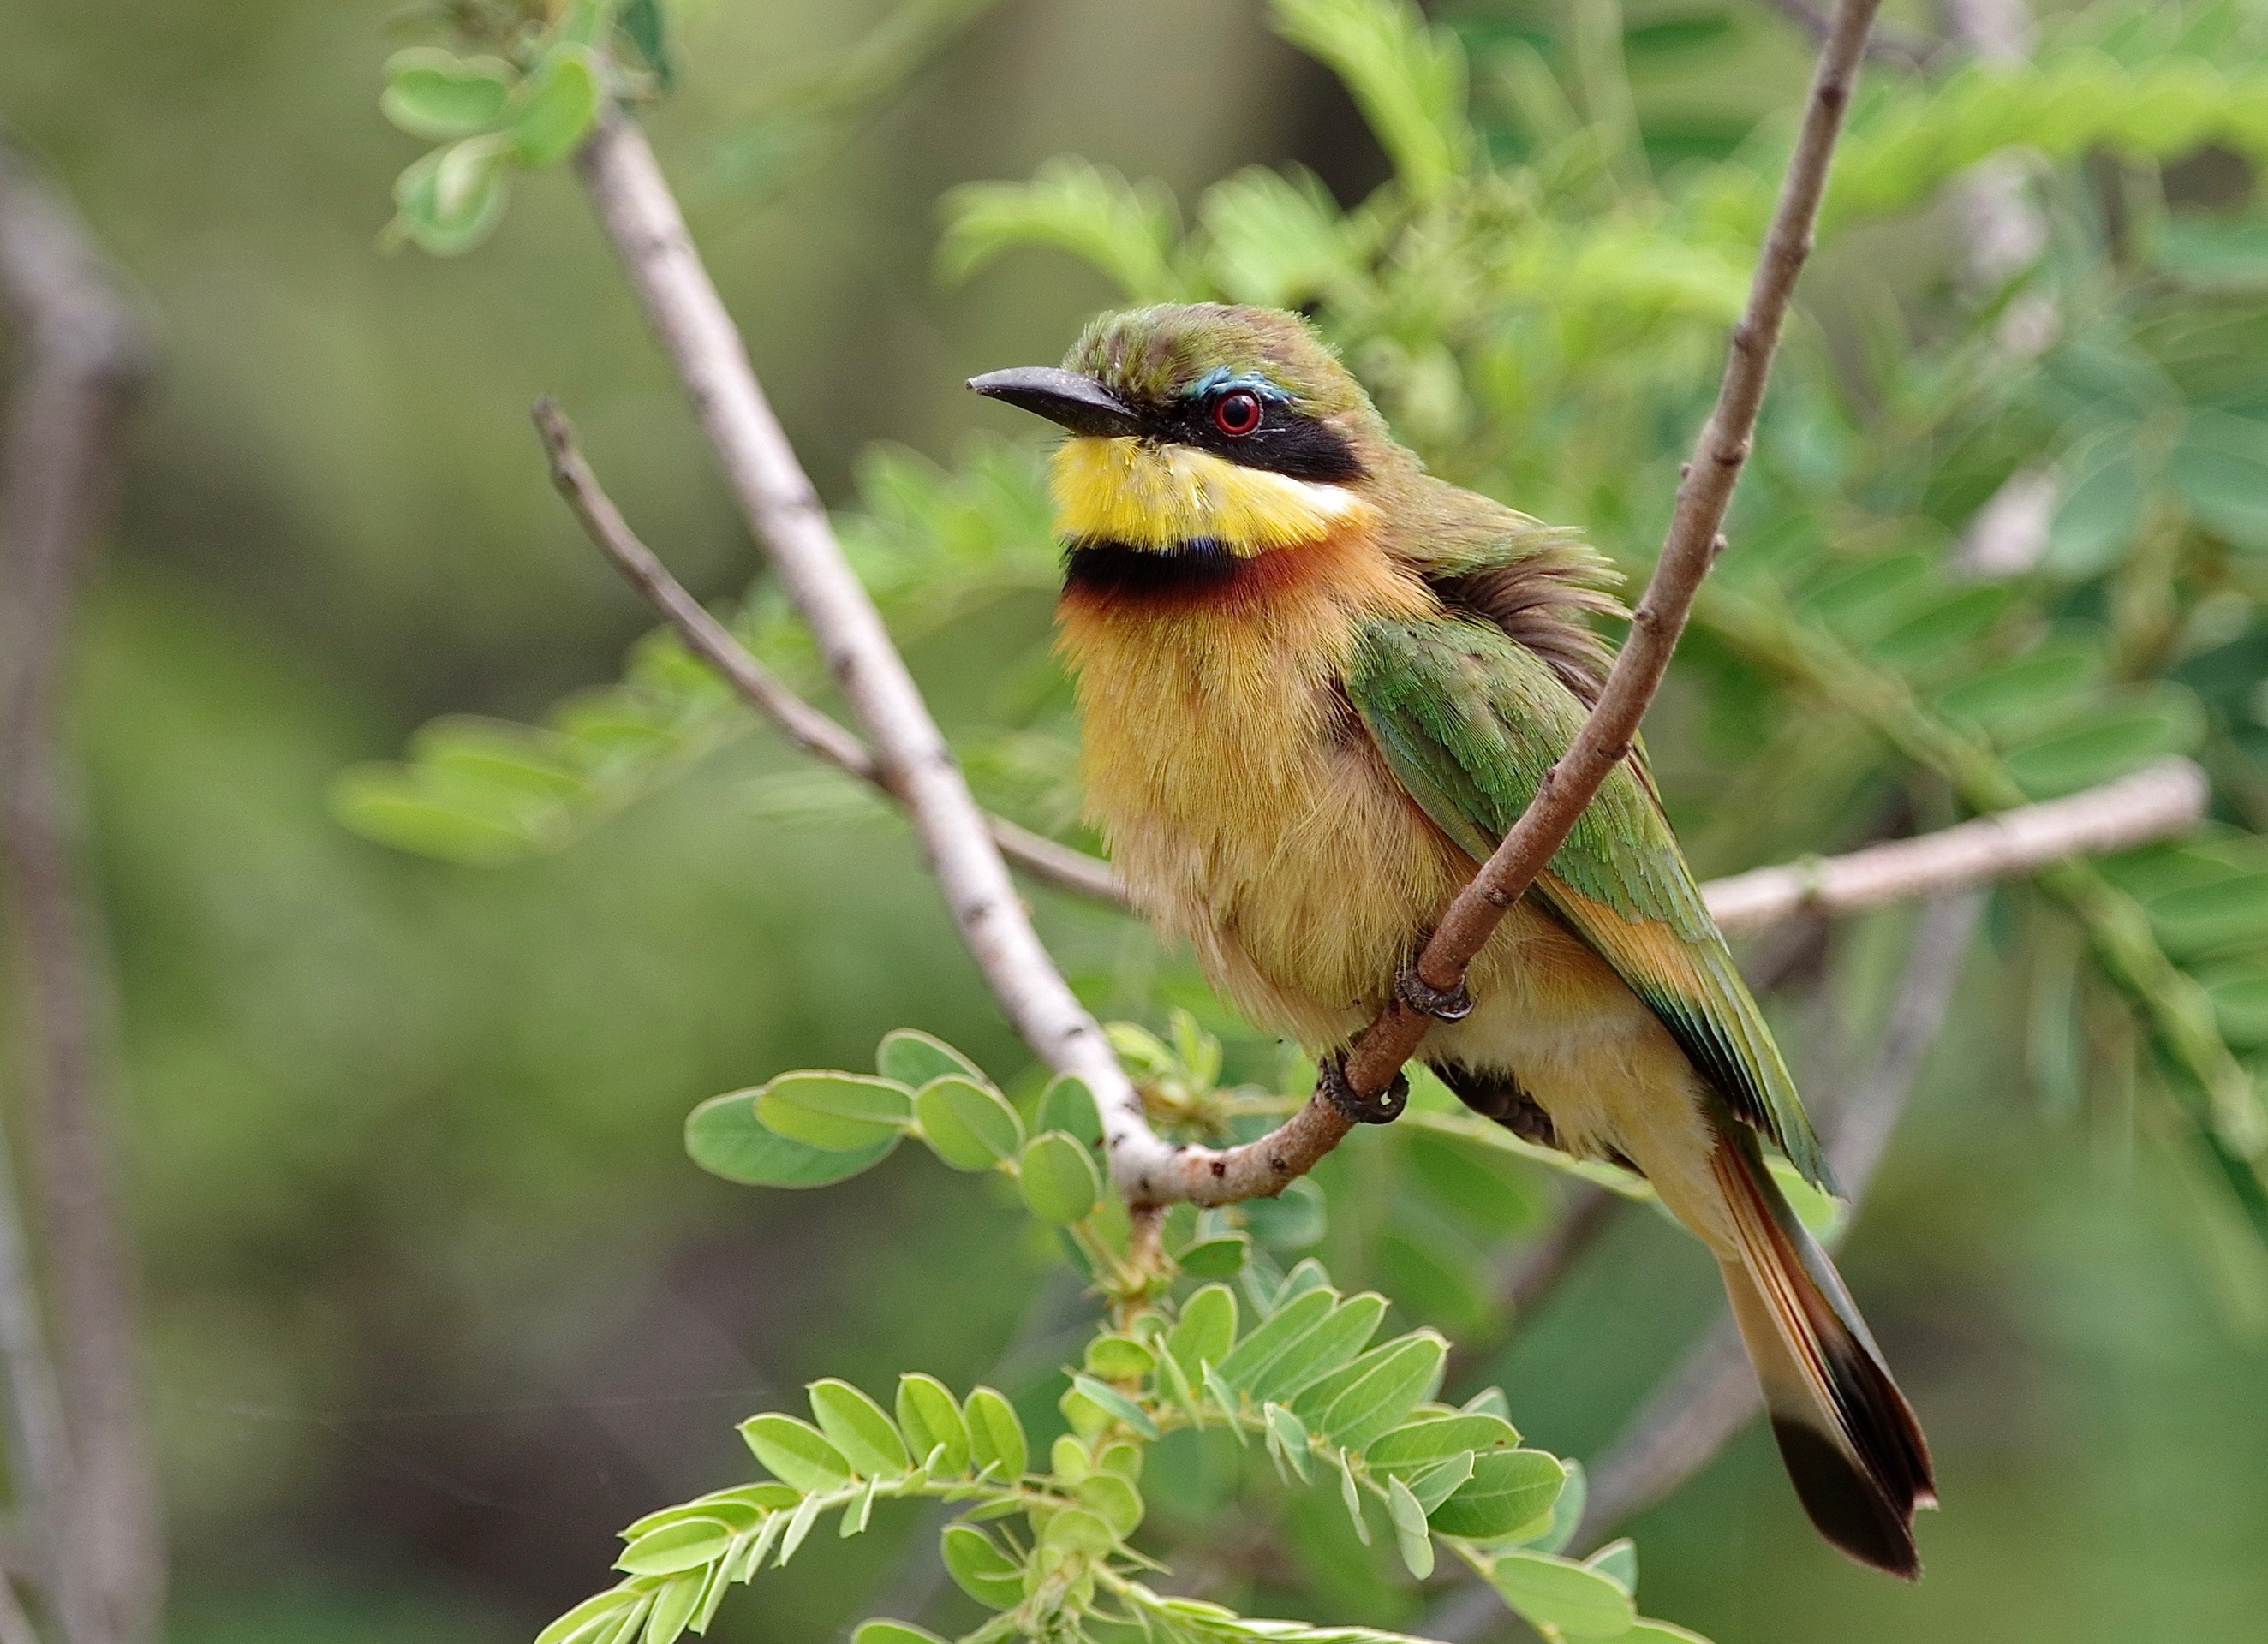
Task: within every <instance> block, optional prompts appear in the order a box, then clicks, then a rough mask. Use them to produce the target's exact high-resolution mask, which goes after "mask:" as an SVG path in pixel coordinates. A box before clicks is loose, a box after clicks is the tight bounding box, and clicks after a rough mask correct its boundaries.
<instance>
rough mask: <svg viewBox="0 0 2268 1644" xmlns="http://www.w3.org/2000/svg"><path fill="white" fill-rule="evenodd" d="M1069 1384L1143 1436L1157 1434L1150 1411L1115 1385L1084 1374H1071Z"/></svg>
mask: <svg viewBox="0 0 2268 1644" xmlns="http://www.w3.org/2000/svg"><path fill="white" fill-rule="evenodd" d="M1071 1387H1072V1390H1073V1391H1076V1392H1077V1393H1078V1394H1079V1396H1080V1397H1081V1398H1085V1399H1086V1400H1088V1401H1089V1402H1090V1403H1092V1404H1093V1405H1095V1406H1096V1407H1097V1408H1098V1409H1101V1410H1103V1411H1106V1412H1108V1413H1109V1414H1110V1415H1112V1416H1114V1417H1116V1419H1117V1420H1121V1421H1123V1422H1124V1423H1125V1424H1126V1425H1127V1426H1128V1427H1132V1428H1133V1429H1134V1430H1135V1431H1136V1432H1137V1433H1139V1434H1140V1435H1142V1436H1143V1437H1144V1438H1145V1439H1154V1438H1156V1437H1157V1436H1158V1424H1157V1423H1156V1422H1155V1421H1153V1420H1151V1419H1150V1413H1149V1412H1148V1411H1146V1410H1145V1409H1143V1408H1142V1406H1141V1405H1138V1404H1136V1403H1135V1402H1134V1401H1133V1400H1132V1399H1131V1398H1128V1397H1127V1396H1126V1395H1125V1394H1124V1393H1122V1392H1120V1391H1118V1390H1117V1389H1116V1387H1112V1386H1110V1385H1109V1384H1108V1383H1104V1382H1098V1381H1096V1380H1095V1379H1094V1377H1093V1376H1087V1375H1085V1374H1081V1375H1078V1376H1072V1377H1071Z"/></svg>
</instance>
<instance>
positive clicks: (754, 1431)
mask: <svg viewBox="0 0 2268 1644" xmlns="http://www.w3.org/2000/svg"><path fill="white" fill-rule="evenodd" d="M740 1436H741V1438H743V1439H744V1440H746V1441H747V1446H748V1448H749V1449H750V1450H753V1451H754V1452H755V1457H756V1459H757V1460H758V1461H759V1462H761V1463H762V1464H763V1466H764V1470H765V1471H766V1472H770V1474H771V1475H772V1477H773V1478H775V1479H778V1480H779V1481H780V1482H781V1483H782V1484H788V1485H793V1486H795V1487H796V1488H797V1489H799V1490H803V1491H808V1492H813V1493H817V1492H821V1491H826V1490H834V1489H839V1488H840V1487H841V1486H843V1485H846V1484H848V1483H850V1482H851V1464H850V1463H849V1462H847V1461H845V1460H844V1459H843V1452H842V1451H840V1450H836V1448H835V1446H834V1445H832V1444H830V1443H829V1442H828V1440H827V1435H825V1434H823V1433H821V1431H820V1430H819V1429H818V1428H817V1427H813V1426H812V1425H811V1424H810V1423H809V1422H807V1421H799V1420H797V1419H796V1418H795V1417H793V1416H791V1415H784V1414H782V1413H779V1412H777V1411H766V1412H765V1413H763V1414H762V1415H757V1416H750V1417H749V1418H748V1419H747V1420H746V1421H743V1422H741V1423H740ZM805 1504H806V1505H808V1501H807V1500H806V1503H805ZM798 1510H799V1511H800V1510H801V1509H800V1508H798ZM781 1557H782V1559H783V1560H784V1559H785V1557H786V1555H785V1554H784V1553H783V1554H782V1555H781Z"/></svg>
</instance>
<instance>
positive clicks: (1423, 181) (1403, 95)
mask: <svg viewBox="0 0 2268 1644" xmlns="http://www.w3.org/2000/svg"><path fill="white" fill-rule="evenodd" d="M1273 11H1274V14H1275V26H1276V32H1277V33H1279V34H1281V35H1283V37H1284V38H1285V40H1290V41H1291V42H1292V44H1293V45H1294V46H1297V47H1298V48H1300V50H1302V51H1304V52H1306V53H1307V55H1309V56H1312V57H1315V58H1318V59H1320V60H1321V61H1322V62H1326V63H1328V64H1329V65H1330V67H1331V69H1332V70H1333V72H1335V73H1336V74H1337V76H1338V77H1339V78H1340V79H1341V80H1343V81H1344V82H1345V83H1346V88H1347V90H1348V92H1351V94H1352V95H1353V98H1354V100H1355V102H1356V104H1357V105H1358V106H1360V108H1361V109H1362V114H1363V119H1364V121H1366V123H1367V124H1368V125H1369V127H1370V128H1371V130H1372V131H1373V132H1374V133H1375V134H1376V135H1377V137H1378V141H1379V143H1380V145H1381V147H1382V148H1384V149H1385V150H1386V152H1387V155H1388V158H1390V159H1391V160H1392V161H1393V162H1394V169H1395V173H1396V174H1397V175H1398V176H1399V177H1400V178H1401V180H1402V182H1403V186H1404V187H1407V188H1408V189H1409V190H1410V193H1411V194H1414V195H1415V196H1417V197H1418V199H1420V200H1426V199H1431V198H1432V196H1434V195H1435V194H1439V193H1440V191H1441V190H1442V188H1443V187H1445V186H1447V183H1448V181H1449V180H1450V179H1451V178H1453V177H1454V176H1455V175H1456V174H1457V173H1459V172H1462V171H1463V170H1464V168H1465V165H1466V164H1467V162H1468V161H1469V158H1471V151H1472V145H1473V134H1472V128H1471V127H1470V126H1469V124H1468V123H1467V121H1466V118H1465V97H1466V89H1467V86H1466V69H1465V54H1464V48H1463V45H1462V42H1461V41H1460V40H1459V39H1458V37H1457V36H1456V35H1455V34H1454V33H1452V32H1451V31H1449V30H1448V29H1446V28H1440V29H1437V28H1428V27H1427V26H1425V16H1424V14H1423V13H1421V12H1420V11H1418V8H1417V7H1416V6H1414V5H1412V4H1409V0H1276V4H1275V5H1274V7H1273Z"/></svg>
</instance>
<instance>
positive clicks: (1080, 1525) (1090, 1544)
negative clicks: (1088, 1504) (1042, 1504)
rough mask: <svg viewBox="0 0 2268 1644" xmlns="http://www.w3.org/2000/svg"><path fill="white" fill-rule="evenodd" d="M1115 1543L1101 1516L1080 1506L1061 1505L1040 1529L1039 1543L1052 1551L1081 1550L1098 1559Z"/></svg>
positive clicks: (1115, 1540)
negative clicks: (1064, 1506)
mask: <svg viewBox="0 0 2268 1644" xmlns="http://www.w3.org/2000/svg"><path fill="white" fill-rule="evenodd" d="M1040 1545H1041V1546H1042V1547H1045V1548H1047V1549H1049V1551H1051V1552H1083V1553H1085V1554H1086V1555H1087V1556H1088V1557H1089V1558H1095V1559H1099V1558H1102V1557H1104V1556H1105V1555H1106V1554H1108V1552H1110V1551H1111V1550H1112V1549H1113V1548H1114V1547H1116V1546H1117V1545H1118V1538H1117V1536H1116V1535H1115V1534H1113V1533H1112V1531H1111V1528H1110V1526H1109V1525H1108V1524H1107V1523H1104V1522H1103V1520H1102V1517H1101V1515H1100V1514H1097V1513H1090V1512H1088V1511H1087V1510H1086V1508H1083V1507H1069V1508H1064V1510H1063V1511H1062V1512H1060V1513H1057V1515H1056V1516H1054V1517H1052V1518H1050V1519H1049V1520H1048V1524H1047V1528H1046V1529H1045V1530H1042V1531H1041V1532H1040Z"/></svg>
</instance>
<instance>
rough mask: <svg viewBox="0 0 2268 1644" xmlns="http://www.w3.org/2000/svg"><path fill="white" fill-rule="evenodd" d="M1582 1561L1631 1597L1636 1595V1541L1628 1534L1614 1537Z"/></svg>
mask: <svg viewBox="0 0 2268 1644" xmlns="http://www.w3.org/2000/svg"><path fill="white" fill-rule="evenodd" d="M1583 1562H1584V1563H1585V1564H1587V1565H1588V1566H1589V1567H1591V1568H1592V1569H1594V1570H1596V1571H1597V1572H1598V1573H1599V1574H1602V1575H1603V1576H1605V1577H1607V1579H1608V1580H1609V1581H1611V1582H1614V1584H1615V1585H1616V1586H1617V1587H1619V1588H1621V1589H1623V1591H1624V1592H1626V1593H1628V1594H1629V1595H1630V1596H1631V1597H1633V1598H1635V1597H1637V1596H1638V1543H1636V1542H1635V1541H1632V1540H1631V1538H1629V1537H1628V1536H1619V1537H1616V1538H1615V1539H1614V1540H1612V1541H1610V1542H1609V1543H1607V1545H1605V1546H1603V1547H1601V1548H1600V1549H1599V1550H1598V1551H1597V1552H1594V1553H1593V1554H1592V1555H1591V1556H1590V1557H1589V1558H1587V1559H1586V1560H1583Z"/></svg>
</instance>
